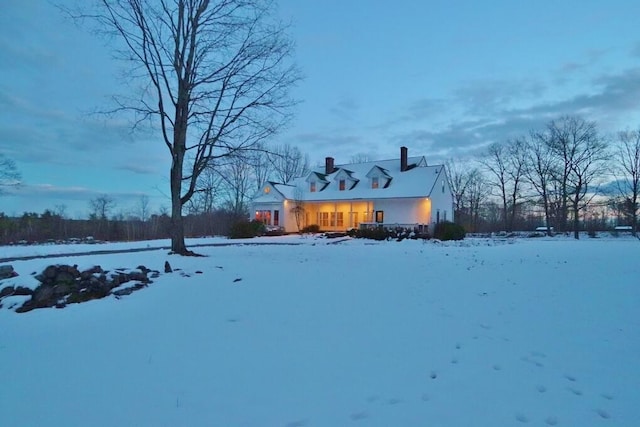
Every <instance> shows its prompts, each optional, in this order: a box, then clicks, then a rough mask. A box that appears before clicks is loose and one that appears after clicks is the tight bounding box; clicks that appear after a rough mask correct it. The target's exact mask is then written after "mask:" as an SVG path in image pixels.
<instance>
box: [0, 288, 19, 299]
mask: <svg viewBox="0 0 640 427" xmlns="http://www.w3.org/2000/svg"><path fill="white" fill-rule="evenodd" d="M14 292H15V288H14V287H13V286H7V287H5V288H2V289H0V298H4V297H6V296H9V295H13V293H14Z"/></svg>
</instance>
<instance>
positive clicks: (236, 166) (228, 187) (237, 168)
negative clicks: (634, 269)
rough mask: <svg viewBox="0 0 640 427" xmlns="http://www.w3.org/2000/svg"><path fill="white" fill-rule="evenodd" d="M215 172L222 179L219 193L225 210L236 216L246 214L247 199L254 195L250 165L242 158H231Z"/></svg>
mask: <svg viewBox="0 0 640 427" xmlns="http://www.w3.org/2000/svg"><path fill="white" fill-rule="evenodd" d="M215 170H216V173H217V174H218V175H219V176H220V178H221V179H222V188H221V193H222V197H223V198H224V201H225V205H226V206H227V209H228V210H230V211H231V212H233V213H234V214H236V215H243V214H245V213H247V209H248V206H249V205H248V203H249V199H250V198H251V197H252V196H253V194H254V190H253V189H254V185H253V182H252V180H253V176H252V173H251V165H249V164H248V163H247V162H246V160H245V158H244V157H243V156H232V157H227V158H226V159H225V163H224V164H223V165H220V166H219V167H217V168H216V169H215Z"/></svg>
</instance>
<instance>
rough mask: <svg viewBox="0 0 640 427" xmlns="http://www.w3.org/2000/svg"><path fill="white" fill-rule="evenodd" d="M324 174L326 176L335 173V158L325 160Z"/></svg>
mask: <svg viewBox="0 0 640 427" xmlns="http://www.w3.org/2000/svg"><path fill="white" fill-rule="evenodd" d="M324 173H325V174H326V175H329V174H330V173H333V157H327V158H325V159H324Z"/></svg>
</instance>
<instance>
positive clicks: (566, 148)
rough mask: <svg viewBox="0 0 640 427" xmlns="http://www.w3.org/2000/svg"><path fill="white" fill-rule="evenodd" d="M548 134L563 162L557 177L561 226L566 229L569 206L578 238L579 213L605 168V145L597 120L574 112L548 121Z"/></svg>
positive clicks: (553, 147) (552, 149) (575, 235)
mask: <svg viewBox="0 0 640 427" xmlns="http://www.w3.org/2000/svg"><path fill="white" fill-rule="evenodd" d="M547 135H548V137H549V139H548V140H547V143H548V144H549V147H550V148H551V151H552V153H553V154H554V155H555V156H557V158H558V160H559V164H560V166H559V167H558V168H556V176H555V177H554V179H555V180H556V181H557V182H558V183H559V190H560V192H561V194H562V200H561V209H560V215H561V217H560V218H558V219H559V221H560V224H561V225H562V230H567V227H566V224H567V220H568V216H569V207H570V208H571V214H572V220H573V221H572V222H573V224H572V228H573V234H574V237H575V238H576V239H579V238H580V234H579V224H580V216H579V214H580V211H581V210H583V209H584V208H586V206H587V205H588V204H589V202H590V201H591V200H592V199H593V196H594V194H595V192H594V191H593V188H592V184H593V183H594V180H596V179H597V178H598V177H599V176H600V175H601V174H602V172H604V166H605V160H606V145H605V144H604V143H603V142H602V140H601V139H600V137H599V135H598V131H597V127H596V124H595V122H591V121H586V120H584V119H582V118H580V117H575V116H565V117H561V118H560V119H558V120H554V121H552V122H551V123H549V125H548V133H547ZM589 190H591V192H589Z"/></svg>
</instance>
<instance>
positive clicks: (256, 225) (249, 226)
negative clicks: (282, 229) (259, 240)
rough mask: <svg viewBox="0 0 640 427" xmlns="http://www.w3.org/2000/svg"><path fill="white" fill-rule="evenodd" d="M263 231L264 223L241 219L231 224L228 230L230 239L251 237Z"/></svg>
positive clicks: (261, 233)
mask: <svg viewBox="0 0 640 427" xmlns="http://www.w3.org/2000/svg"><path fill="white" fill-rule="evenodd" d="M264 232H265V226H264V223H263V222H261V221H258V220H255V219H254V220H253V221H247V220H241V221H237V222H235V223H234V224H233V225H232V226H231V231H230V232H229V238H230V239H248V238H251V237H256V236H261V235H263V234H264Z"/></svg>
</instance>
